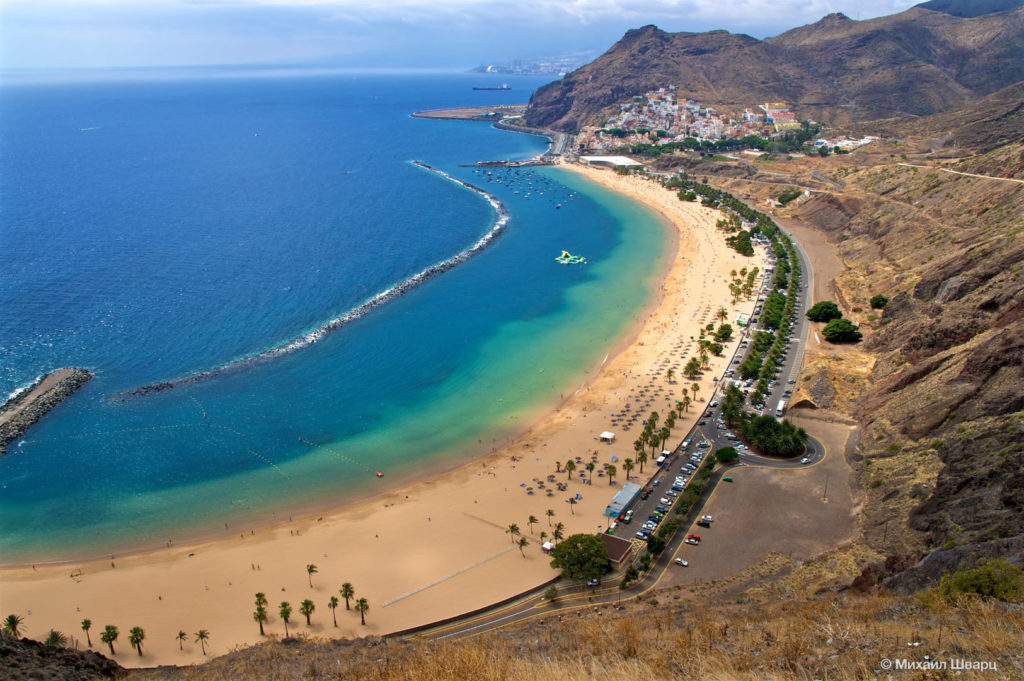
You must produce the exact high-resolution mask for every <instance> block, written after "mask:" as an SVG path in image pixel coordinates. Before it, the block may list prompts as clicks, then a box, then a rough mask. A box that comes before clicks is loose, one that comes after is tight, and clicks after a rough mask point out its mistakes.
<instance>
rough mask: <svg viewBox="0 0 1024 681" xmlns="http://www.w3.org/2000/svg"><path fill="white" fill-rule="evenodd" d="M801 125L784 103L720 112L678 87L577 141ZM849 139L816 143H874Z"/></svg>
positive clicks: (666, 139) (666, 140) (661, 138)
mask: <svg viewBox="0 0 1024 681" xmlns="http://www.w3.org/2000/svg"><path fill="white" fill-rule="evenodd" d="M801 127H802V123H801V122H800V121H799V120H798V119H797V117H796V114H795V113H793V112H792V111H790V110H789V107H788V106H787V105H786V103H784V102H765V103H762V104H760V105H758V106H756V107H753V108H750V107H747V108H744V109H743V110H742V111H732V112H720V111H719V110H717V109H716V108H714V107H711V106H705V105H704V104H702V103H700V102H696V101H693V100H690V99H687V98H685V97H677V95H676V88H675V86H674V85H669V86H668V87H660V88H658V89H657V90H651V91H649V92H645V93H644V94H643V95H638V96H636V97H633V98H632V99H631V100H630V101H628V102H624V103H622V104H620V105H619V112H618V113H617V114H615V115H613V116H610V117H609V118H608V120H607V121H605V125H604V126H603V127H596V126H588V127H585V128H584V129H583V130H582V131H581V132H580V134H579V136H578V139H577V142H578V144H579V148H580V150H581V151H584V152H605V151H611V150H613V149H619V148H621V147H623V146H626V145H636V144H653V145H658V146H664V145H667V144H671V143H673V142H682V141H684V140H686V139H696V140H699V141H712V142H714V141H720V140H725V139H739V138H743V137H747V136H751V135H754V136H757V137H761V138H764V139H770V138H772V137H775V136H778V135H781V134H784V133H786V132H787V131H790V130H798V129H800V128H801ZM875 139H876V138H874V137H865V138H862V139H858V140H851V139H846V138H840V139H834V140H833V139H824V138H822V139H817V140H815V142H814V145H815V146H816V147H827V148H829V149H832V148H835V147H838V148H841V149H843V150H845V151H850V150H852V149H855V148H857V147H859V146H862V145H864V144H868V143H870V142H872V141H874V140H875Z"/></svg>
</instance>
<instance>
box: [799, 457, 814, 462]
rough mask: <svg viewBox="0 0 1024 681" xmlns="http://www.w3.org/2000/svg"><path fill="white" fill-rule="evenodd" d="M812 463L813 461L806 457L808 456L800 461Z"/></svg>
mask: <svg viewBox="0 0 1024 681" xmlns="http://www.w3.org/2000/svg"><path fill="white" fill-rule="evenodd" d="M810 462H811V460H810V459H809V458H808V457H806V456H805V457H804V458H802V459H800V463H810Z"/></svg>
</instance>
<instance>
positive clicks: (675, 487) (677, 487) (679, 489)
mask: <svg viewBox="0 0 1024 681" xmlns="http://www.w3.org/2000/svg"><path fill="white" fill-rule="evenodd" d="M672 491H673V492H682V491H683V486H682V485H680V484H678V483H677V484H675V485H672Z"/></svg>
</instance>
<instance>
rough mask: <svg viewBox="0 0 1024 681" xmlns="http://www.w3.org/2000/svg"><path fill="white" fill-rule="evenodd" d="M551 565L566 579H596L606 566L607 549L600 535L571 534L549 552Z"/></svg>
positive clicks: (607, 561)
mask: <svg viewBox="0 0 1024 681" xmlns="http://www.w3.org/2000/svg"><path fill="white" fill-rule="evenodd" d="M551 555H552V561H551V567H553V568H555V569H556V570H558V569H560V570H561V571H562V575H563V576H564V577H566V578H568V579H597V578H598V577H600V576H601V575H602V574H604V572H605V570H606V569H607V568H608V564H609V560H610V559H609V558H608V550H607V549H606V548H605V547H604V542H602V541H601V538H600V537H597V536H595V535H592V534H573V535H570V536H568V537H566V538H565V541H563V542H562V543H560V544H559V545H558V546H556V547H555V548H554V550H553V551H552V552H551Z"/></svg>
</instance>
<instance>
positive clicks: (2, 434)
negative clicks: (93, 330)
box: [0, 368, 92, 454]
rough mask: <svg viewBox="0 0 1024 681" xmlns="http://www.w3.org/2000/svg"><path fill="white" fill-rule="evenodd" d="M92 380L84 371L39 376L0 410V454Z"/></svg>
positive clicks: (66, 370) (58, 371) (65, 371)
mask: <svg viewBox="0 0 1024 681" xmlns="http://www.w3.org/2000/svg"><path fill="white" fill-rule="evenodd" d="M90 380H92V372H90V371H86V370H85V369H74V368H67V369H57V370H56V371H51V372H50V373H48V374H45V375H43V376H40V377H39V378H38V379H36V380H35V382H33V383H32V385H30V386H28V387H26V388H25V389H24V390H20V391H18V392H16V393H15V394H14V395H12V396H11V397H10V399H8V400H7V401H6V402H5V403H4V404H3V406H0V454H4V453H6V451H7V445H9V444H10V443H12V442H14V441H15V440H17V439H18V438H19V437H21V436H22V435H24V433H25V431H26V430H28V429H29V428H31V427H32V425H33V424H34V423H36V422H37V421H38V420H39V419H41V418H43V417H44V416H46V414H47V413H48V412H49V411H50V410H51V409H53V408H54V407H56V406H57V405H58V404H60V403H61V402H63V401H64V400H65V399H67V398H68V397H69V396H70V395H71V394H72V393H74V392H75V391H76V390H78V389H79V388H81V387H82V386H83V385H85V384H86V383H88V382H89V381H90Z"/></svg>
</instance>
